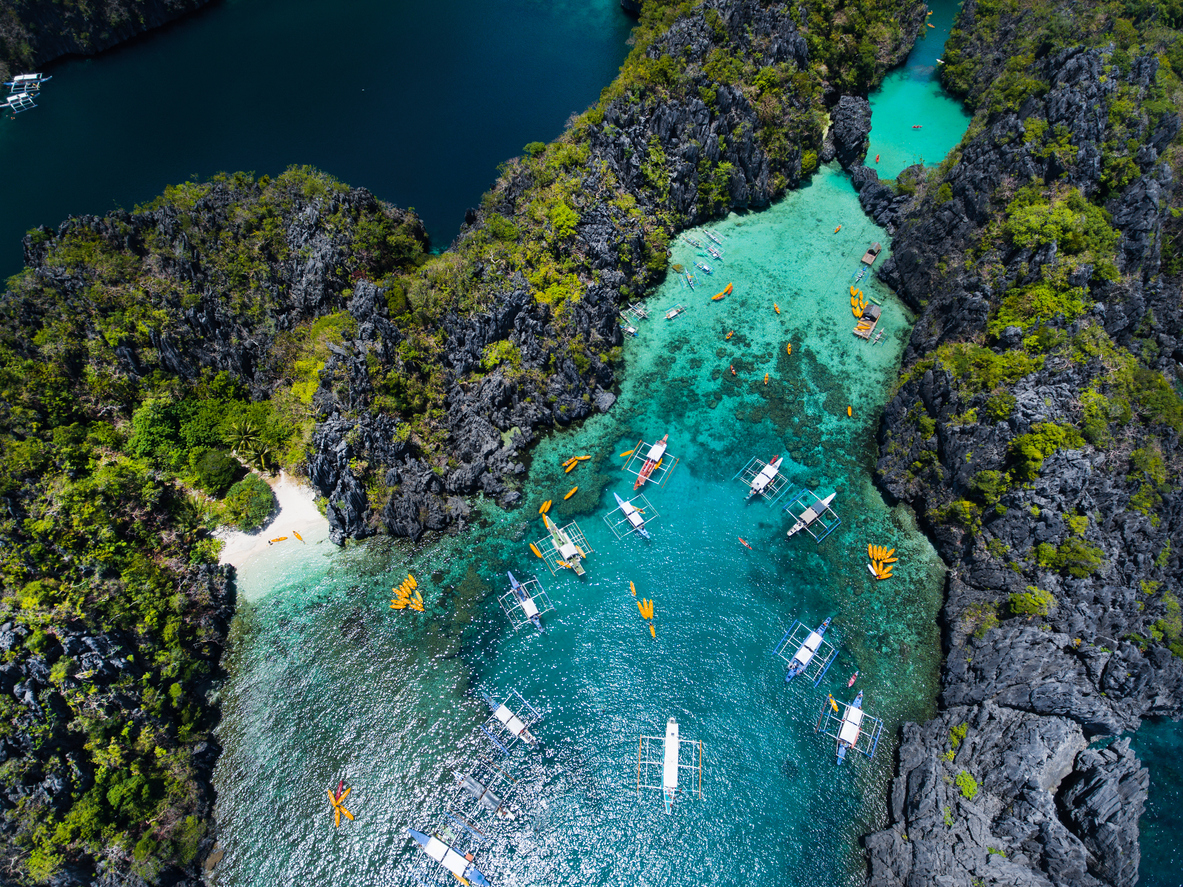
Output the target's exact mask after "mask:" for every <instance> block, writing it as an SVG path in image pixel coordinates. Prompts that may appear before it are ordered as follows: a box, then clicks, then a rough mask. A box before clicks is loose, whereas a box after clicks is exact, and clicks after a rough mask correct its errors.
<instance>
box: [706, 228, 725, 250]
mask: <svg viewBox="0 0 1183 887" xmlns="http://www.w3.org/2000/svg"><path fill="white" fill-rule="evenodd" d="M702 233H703V234H705V235H706V236H707V237H709V238H710V239H711V240H713V241H715V243H717V244H719V245H720V246H722V245H723V238H721V237H720V236H719V235H718V234H716V233H715V232H714V231H712V230H711V229H710V228H703V229H702Z"/></svg>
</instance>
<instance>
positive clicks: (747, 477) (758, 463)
mask: <svg viewBox="0 0 1183 887" xmlns="http://www.w3.org/2000/svg"><path fill="white" fill-rule="evenodd" d="M782 464H783V463H782ZM768 467H769V463H768V462H765V461H764V460H762V459H759V458H757V457H755V456H753V457H752V458H751V459H749V460H748V463H747V464H746V465H745V466H744V467H743V468H741V469H740V470H739V471H738V472H737V473H736V475H735V477H733V478H731V479H732V480H740V481H743V483H744V484H745V485H746V486H747V488H748V490H749V492H750V491H751V488H752V484H753V483H754V482H755V480H756V478H757V477H758V476H759V475H760V472H762V471H764V469H766V468H768ZM795 491H797V485H796V484H793V483H791V482H790V481H789V479H788V478H787V477H785V476H784V475H783V474H781V473H780V471H779V470H777V472H776V473H775V474H774V475H773V476H772V480H770V481H769V482H768V484H767V485H766V486H765V487H764V489H763V490H761V491H760V492H759V493H758V494H757V495H758V496H759V497H760V498H761V499H763V500H764V501H765V502H767V503H768V504H769V505H772V504H774V503H775V502H778V501H780V499H782V498H783V497H784V496H786V495H788V494H790V493H793V492H795Z"/></svg>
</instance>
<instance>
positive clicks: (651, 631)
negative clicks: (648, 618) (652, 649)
mask: <svg viewBox="0 0 1183 887" xmlns="http://www.w3.org/2000/svg"><path fill="white" fill-rule="evenodd" d="M649 636H650V637H652V638H653V639H654V640H657V629H656V628H654V627H653V623H652V622H650V623H649Z"/></svg>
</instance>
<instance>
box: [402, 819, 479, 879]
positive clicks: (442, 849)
mask: <svg viewBox="0 0 1183 887" xmlns="http://www.w3.org/2000/svg"><path fill="white" fill-rule="evenodd" d="M407 834H408V835H409V836H410V837H411V838H412V839H413V840H414V841H415V843H416V844H418V845H419V849H420V850H422V851H423V852H424V853H426V854H427V856H428V858H430V859H434V860H435V861H436V862H438V863H439V864H440V865H442V866H443V867H444V868H445V869H447V870H448V871H449V872H451V873H452V874H453V875H454V876H455V877H456V879H457V880H458V881H460V883H461V884H475V885H477V887H492V885H491V884H490V883H489V879H488V878H486V877H485V876H484V875H483V874H481V872H480V871H479V870H478V869H477V867H476V864H475V863H474V862H473V861H472V859H471V854H464V853H461V852H460V851H459V850H457V849H456V848H455V847H454V846H452V845H451V844H447V843H445V842H444V841H442V840H440V839H439V838H438V837H437V836H435V835H432V836H430V837H428V836H427V835H425V834H423V832H419V831H415V829H413V828H409V829H407Z"/></svg>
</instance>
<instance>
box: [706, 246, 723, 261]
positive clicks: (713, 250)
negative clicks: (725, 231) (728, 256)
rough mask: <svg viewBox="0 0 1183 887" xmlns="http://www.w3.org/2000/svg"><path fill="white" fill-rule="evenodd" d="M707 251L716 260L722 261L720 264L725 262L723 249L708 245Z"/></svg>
mask: <svg viewBox="0 0 1183 887" xmlns="http://www.w3.org/2000/svg"><path fill="white" fill-rule="evenodd" d="M706 251H707V252H708V253H710V254H711V255H712V256H714V257H715V259H717V260H718V261H720V262H722V261H723V251H722V250H721V249H719V248H718V247H714V246H711V245H710V244H709V243H708V244H707V245H706Z"/></svg>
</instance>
